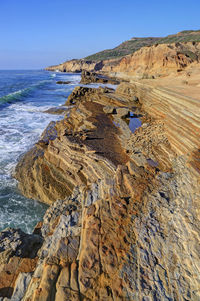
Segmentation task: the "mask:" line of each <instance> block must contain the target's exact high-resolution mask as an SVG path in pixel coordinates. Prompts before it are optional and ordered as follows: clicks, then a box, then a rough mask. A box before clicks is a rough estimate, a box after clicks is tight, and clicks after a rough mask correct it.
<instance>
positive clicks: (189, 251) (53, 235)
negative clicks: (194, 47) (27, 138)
mask: <svg viewBox="0 0 200 301" xmlns="http://www.w3.org/2000/svg"><path fill="white" fill-rule="evenodd" d="M182 102H183V99H181V100H180V99H179V97H175V95H173V96H172V95H171V94H168V95H167V94H165V93H164V92H162V93H161V92H160V91H159V90H158V91H157V90H156V89H150V88H149V87H142V86H140V85H139V84H137V83H135V84H134V85H132V84H127V83H126V84H125V83H123V84H121V85H120V86H119V87H118V89H117V90H116V92H114V91H113V90H111V89H107V88H100V89H91V88H86V87H80V88H75V90H74V91H73V93H72V94H71V96H69V98H68V101H67V104H68V105H69V104H73V106H72V109H71V112H70V116H69V117H67V116H66V117H65V118H64V119H63V120H62V121H59V122H57V123H51V124H50V125H49V127H48V128H47V130H46V131H45V132H44V134H43V136H42V137H41V140H40V141H39V142H38V143H37V145H36V146H35V147H34V148H33V149H32V150H31V151H30V152H29V153H27V154H26V155H25V156H24V157H23V158H22V159H21V160H20V162H19V164H18V166H17V169H16V177H17V178H18V180H19V181H20V188H21V189H22V191H23V193H24V194H25V195H27V196H29V197H33V198H38V199H40V200H41V201H44V202H47V203H53V204H52V205H51V206H50V207H49V209H48V210H47V212H46V214H45V216H44V219H43V222H42V223H41V224H40V225H38V227H37V230H36V232H37V235H39V236H40V237H41V240H43V243H42V246H41V247H40V249H39V251H38V248H36V253H37V258H38V259H37V263H36V268H34V271H32V272H31V274H30V277H29V278H28V279H27V280H26V281H24V282H23V281H22V279H24V278H23V277H24V274H21V273H20V271H19V272H18V270H17V267H15V269H14V268H13V269H11V270H9V269H8V268H7V271H9V273H10V274H11V275H13V274H15V275H16V274H17V273H18V275H19V276H18V278H17V279H16V280H15V281H13V283H14V284H13V289H14V292H18V291H20V292H22V293H21V295H20V296H22V295H23V297H20V298H21V300H26V301H28V300H37V301H39V300H42V301H43V300H57V301H60V300H85V301H86V300H88V301H89V300H143V301H147V300H177V301H178V300H199V298H200V291H199V287H200V279H199V272H200V264H199V263H200V260H199V254H200V253H199V243H200V239H199V218H198V217H199V197H200V190H199V174H198V172H197V165H195V166H194V164H191V161H190V156H188V154H190V155H191V156H192V153H193V152H194V151H195V150H196V146H195V145H194V144H193V143H191V145H190V147H188V148H187V152H186V153H185V148H186V146H187V145H188V143H187V139H188V134H187V133H188V129H189V124H190V123H191V124H195V122H194V123H193V120H194V121H195V120H196V119H195V118H197V116H196V115H195V114H197V112H195V110H194V111H193V110H191V111H190V107H191V105H190V103H189V102H187V101H186V100H185V101H184V106H185V107H187V110H188V111H186V110H181V103H182ZM177 110H178V112H179V119H177V120H176V116H177V115H176V114H177ZM164 112H166V115H165V114H164ZM186 112H188V113H187V114H186ZM169 113H170V116H168V115H169ZM138 118H140V120H141V121H142V125H141V126H140V127H139V128H136V127H137V126H136V127H135V128H134V130H132V131H131V129H132V127H131V124H132V123H133V124H134V123H135V124H138V123H136V121H138ZM195 126H196V125H195ZM168 127H169V129H168ZM172 129H173V130H174V132H173V133H174V135H172V134H170V133H172ZM182 129H184V131H185V134H184V135H185V136H183V150H182V151H181V147H180V145H181V143H180V142H179V131H180V130H182ZM195 129H198V126H197V128H195ZM184 131H183V132H184ZM195 132H196V135H193V136H194V137H193V136H192V139H191V140H192V142H193V141H197V136H198V133H197V130H195ZM175 137H177V143H175V142H174V141H175ZM193 139H194V140H193ZM195 139H196V140H195ZM177 145H178V147H177ZM185 145H186V146H185ZM25 249H26V248H25ZM0 252H1V253H0V254H2V249H0ZM12 258H13V257H11V259H12ZM11 259H8V264H9V260H11ZM22 283H25V285H24V286H23V285H22ZM1 296H3V295H1ZM4 296H7V297H10V296H11V294H10V295H4ZM13 296H14V295H13ZM13 300H14V299H13ZM16 300H20V299H16Z"/></svg>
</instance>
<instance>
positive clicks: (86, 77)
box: [80, 70, 119, 85]
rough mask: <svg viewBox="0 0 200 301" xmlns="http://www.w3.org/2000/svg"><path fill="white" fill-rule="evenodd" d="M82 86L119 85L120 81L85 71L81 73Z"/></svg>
mask: <svg viewBox="0 0 200 301" xmlns="http://www.w3.org/2000/svg"><path fill="white" fill-rule="evenodd" d="M80 83H81V84H90V83H101V84H112V85H118V84H119V81H118V80H116V79H114V78H110V77H108V76H105V75H102V74H98V73H95V72H89V71H85V70H83V71H82V73H81V81H80Z"/></svg>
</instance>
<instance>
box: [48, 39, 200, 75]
mask: <svg viewBox="0 0 200 301" xmlns="http://www.w3.org/2000/svg"><path fill="white" fill-rule="evenodd" d="M199 58H200V43H199V42H184V43H181V42H179V43H171V44H155V45H152V46H148V47H142V48H141V49H139V50H137V51H135V52H134V53H133V54H129V55H126V56H124V57H122V58H117V59H110V60H103V61H87V60H83V59H82V60H72V61H67V62H65V63H63V64H60V65H57V66H52V67H49V68H47V70H50V71H54V70H59V71H62V72H63V71H65V72H82V71H90V72H100V73H104V74H109V75H113V76H117V77H120V78H123V79H129V78H130V77H134V78H139V79H141V78H159V77H163V76H168V75H171V74H172V73H174V74H175V75H177V74H179V73H180V72H183V71H185V70H187V68H189V67H190V66H198V67H199Z"/></svg>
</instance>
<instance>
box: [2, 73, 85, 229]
mask: <svg viewBox="0 0 200 301" xmlns="http://www.w3.org/2000/svg"><path fill="white" fill-rule="evenodd" d="M57 81H70V82H71V84H68V85H59V84H56V82H57ZM79 81H80V75H79V74H68V73H57V72H49V71H43V70H41V71H40V70H39V71H35V70H34V71H27V70H26V71H19V70H17V71H0V230H3V229H5V228H7V227H14V228H21V229H22V230H23V231H26V232H28V233H31V232H32V230H33V229H34V226H35V225H36V224H37V222H38V221H40V220H41V219H42V217H43V215H44V213H45V211H46V209H47V205H45V204H43V203H40V202H38V201H37V200H30V199H27V198H25V197H24V196H22V195H21V193H20V191H19V190H18V188H17V181H16V180H15V179H14V178H13V177H12V174H13V172H14V169H15V166H16V164H17V162H18V160H19V158H20V156H21V155H23V153H25V152H26V151H27V150H28V149H30V148H31V147H32V146H33V145H34V143H35V142H37V140H38V139H39V137H40V135H41V134H42V132H43V130H44V129H45V128H46V126H47V125H48V124H49V122H50V121H52V120H54V121H56V120H59V119H61V118H63V117H61V116H59V115H51V114H47V113H44V111H45V110H47V109H49V108H52V107H56V106H59V105H62V104H64V103H65V101H66V99H67V96H68V95H69V94H70V93H71V92H72V90H73V89H74V87H75V86H76V85H78V83H79Z"/></svg>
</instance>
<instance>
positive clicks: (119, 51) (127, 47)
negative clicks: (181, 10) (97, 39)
mask: <svg viewBox="0 0 200 301" xmlns="http://www.w3.org/2000/svg"><path fill="white" fill-rule="evenodd" d="M178 42H200V30H184V31H181V32H179V33H177V34H174V35H168V36H166V37H164V38H156V37H150V38H149V37H148V38H132V39H130V40H128V41H125V42H123V43H122V44H120V45H119V46H117V47H115V48H113V49H107V50H103V51H100V52H97V53H95V54H92V55H89V56H87V57H86V58H85V60H92V61H99V60H107V59H115V58H120V57H123V56H125V55H128V54H131V53H133V52H135V51H137V50H139V49H140V48H142V47H144V46H151V45H154V44H171V43H178Z"/></svg>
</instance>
